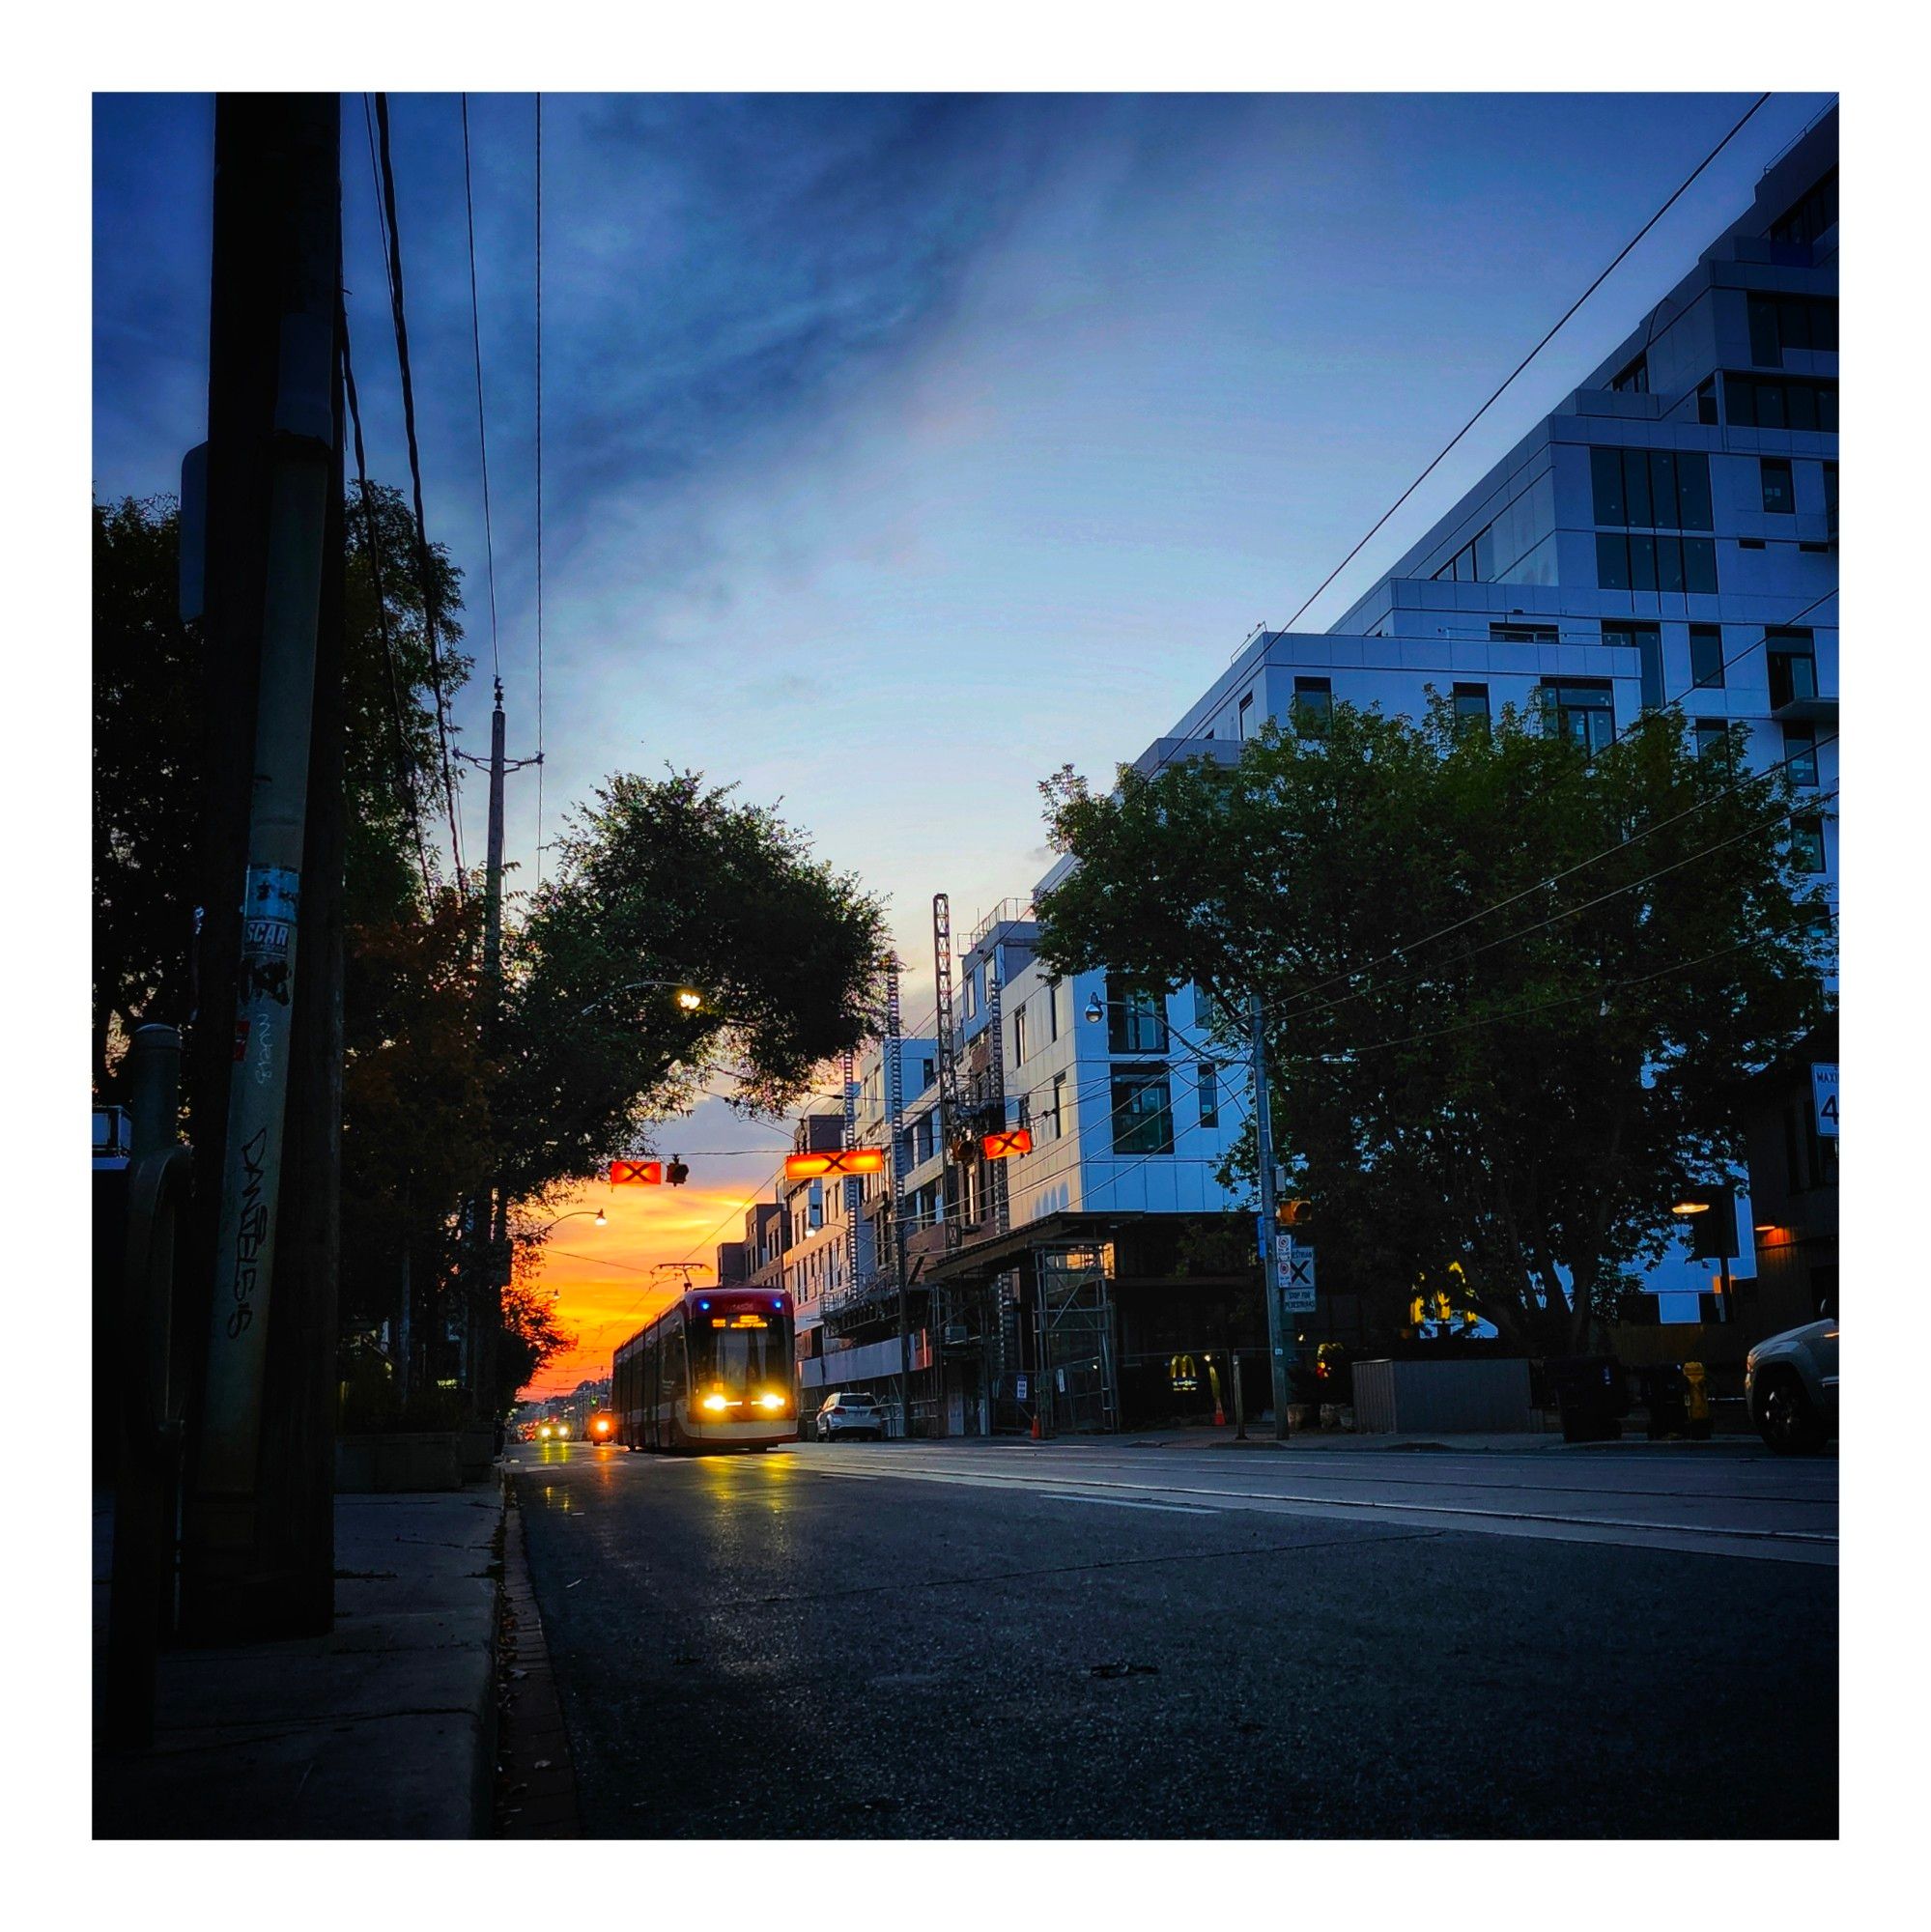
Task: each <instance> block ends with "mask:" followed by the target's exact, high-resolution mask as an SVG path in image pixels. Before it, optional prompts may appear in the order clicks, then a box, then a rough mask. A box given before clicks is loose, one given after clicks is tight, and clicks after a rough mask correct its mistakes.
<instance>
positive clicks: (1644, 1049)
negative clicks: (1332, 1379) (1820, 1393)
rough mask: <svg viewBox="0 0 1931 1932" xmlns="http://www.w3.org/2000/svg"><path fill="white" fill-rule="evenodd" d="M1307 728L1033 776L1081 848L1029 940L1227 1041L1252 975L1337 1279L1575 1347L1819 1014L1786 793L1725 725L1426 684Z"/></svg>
mask: <svg viewBox="0 0 1931 1932" xmlns="http://www.w3.org/2000/svg"><path fill="white" fill-rule="evenodd" d="M1299 722H1300V724H1301V725H1302V726H1303V727H1304V728H1303V730H1302V731H1301V732H1300V733H1299V734H1296V733H1293V732H1283V731H1281V730H1279V729H1278V728H1276V727H1274V726H1272V725H1270V726H1268V727H1267V728H1266V729H1265V730H1264V732H1263V733H1262V734H1261V735H1260V736H1259V737H1258V738H1256V739H1253V740H1250V741H1249V742H1248V743H1247V744H1245V745H1244V746H1243V747H1241V749H1240V753H1239V755H1238V758H1237V761H1235V762H1234V763H1220V762H1217V761H1214V760H1211V759H1206V758H1201V759H1193V760H1189V761H1184V762H1182V763H1179V764H1177V765H1173V766H1169V767H1167V768H1166V769H1164V770H1162V771H1160V772H1158V773H1156V774H1154V775H1153V776H1151V777H1148V776H1143V775H1141V774H1138V773H1136V772H1133V771H1131V770H1130V769H1122V771H1121V773H1120V776H1119V783H1118V787H1117V789H1116V790H1115V791H1114V792H1113V794H1112V795H1111V796H1109V797H1099V796H1095V795H1094V794H1093V791H1092V790H1091V789H1090V788H1089V786H1088V785H1087V784H1086V783H1085V782H1084V781H1082V780H1080V779H1079V778H1077V777H1076V776H1075V775H1074V774H1073V772H1072V771H1071V769H1070V768H1067V769H1065V770H1064V771H1062V772H1061V773H1059V774H1058V775H1057V776H1056V777H1054V778H1053V779H1050V780H1048V781H1046V783H1045V784H1044V785H1043V786H1042V788H1041V789H1042V791H1043V793H1044V796H1045V800H1046V804H1047V810H1048V819H1049V823H1050V826H1051V831H1052V836H1053V838H1054V840H1055V843H1056V844H1057V846H1058V847H1059V849H1061V850H1062V851H1065V852H1067V853H1069V854H1071V855H1072V856H1073V857H1074V858H1075V859H1076V860H1077V861H1078V864H1077V866H1076V867H1074V869H1073V871H1072V872H1071V873H1070V875H1069V876H1068V877H1067V878H1066V880H1065V882H1064V883H1063V884H1062V885H1061V886H1060V887H1059V888H1058V889H1057V890H1055V891H1054V892H1053V893H1052V894H1051V895H1048V896H1047V897H1046V899H1045V901H1044V903H1043V904H1042V906H1041V908H1040V914H1041V922H1042V928H1041V952H1042V954H1043V956H1044V958H1045V959H1046V961H1047V962H1048V963H1049V964H1050V965H1051V966H1053V967H1054V968H1055V969H1057V970H1059V971H1062V972H1070V971H1076V970H1090V969H1092V968H1095V967H1103V968H1105V969H1106V970H1107V971H1108V972H1109V973H1112V974H1116V975H1120V976H1123V977H1124V978H1126V979H1129V980H1140V981H1143V982H1147V983H1151V984H1162V983H1164V984H1165V985H1167V986H1170V987H1173V986H1178V985H1181V984H1184V983H1186V982H1188V981H1193V982H1195V983H1197V984H1199V985H1201V986H1203V987H1205V988H1206V989H1207V991H1208V992H1209V994H1210V995H1211V996H1212V998H1213V1001H1214V1003H1215V1004H1216V1006H1217V1008H1218V1010H1219V1011H1220V1012H1221V1013H1222V1014H1223V1016H1224V1018H1223V1024H1222V1027H1221V1029H1220V1033H1221V1038H1222V1041H1223V1044H1224V1046H1225V1049H1226V1051H1227V1052H1228V1054H1229V1056H1230V1058H1240V1057H1244V1045H1243V1044H1242V1043H1241V1041H1242V1034H1243V1031H1244V1022H1245V1014H1246V1009H1247V1002H1248V998H1249V995H1250V993H1258V994H1259V995H1260V998H1261V1001H1262V1005H1263V1010H1264V1014H1265V1024H1266V1034H1267V1040H1268V1051H1269V1055H1270V1058H1271V1061H1272V1075H1273V1079H1272V1084H1273V1086H1274V1088H1275V1090H1276V1094H1277V1099H1276V1106H1275V1115H1274V1118H1275V1122H1276V1138H1277V1141H1278V1143H1279V1150H1280V1158H1281V1159H1283V1160H1284V1161H1285V1162H1287V1163H1289V1164H1290V1165H1291V1166H1292V1168H1293V1169H1294V1170H1295V1172H1296V1174H1297V1177H1298V1178H1297V1179H1296V1181H1295V1191H1296V1192H1297V1193H1299V1194H1301V1195H1303V1196H1305V1198H1306V1200H1307V1202H1308V1206H1309V1208H1310V1209H1311V1212H1312V1225H1313V1226H1314V1227H1315V1228H1316V1229H1317V1230H1319V1231H1320V1232H1319V1238H1320V1245H1321V1249H1322V1266H1323V1271H1324V1272H1326V1273H1327V1274H1328V1275H1329V1277H1330V1279H1336V1278H1337V1277H1339V1278H1341V1279H1346V1280H1347V1281H1348V1285H1349V1286H1351V1287H1354V1288H1356V1289H1357V1290H1361V1291H1364V1292H1367V1293H1370V1294H1371V1295H1374V1296H1377V1298H1378V1299H1379V1301H1380V1304H1381V1306H1382V1307H1383V1308H1384V1309H1388V1310H1392V1309H1394V1308H1396V1307H1398V1306H1400V1305H1404V1304H1406V1300H1407V1298H1408V1296H1409V1295H1410V1294H1411V1293H1412V1292H1413V1290H1414V1288H1415V1286H1416V1284H1417V1283H1418V1282H1419V1281H1422V1280H1427V1281H1428V1282H1429V1283H1430V1284H1431V1285H1434V1286H1442V1285H1445V1284H1447V1283H1448V1282H1449V1280H1450V1271H1451V1267H1452V1268H1453V1270H1454V1271H1455V1279H1456V1282H1457V1299H1458V1301H1460V1302H1462V1303H1464V1304H1467V1305H1471V1306H1473V1307H1474V1308H1475V1309H1476V1310H1477V1311H1478V1312H1479V1313H1481V1314H1482V1315H1484V1316H1486V1317H1487V1318H1488V1319H1489V1320H1491V1321H1494V1322H1495V1323H1496V1324H1497V1326H1498V1327H1500V1328H1501V1330H1502V1331H1503V1333H1504V1334H1505V1335H1506V1336H1508V1337H1509V1338H1510V1339H1511V1340H1512V1341H1514V1342H1516V1343H1517V1345H1518V1346H1521V1347H1525V1348H1533V1349H1536V1350H1545V1349H1547V1350H1555V1351H1561V1350H1571V1349H1576V1348H1578V1347H1581V1346H1583V1345H1584V1343H1585V1340H1586V1338H1587V1335H1588V1332H1589V1326H1590V1323H1591V1321H1592V1320H1593V1319H1594V1318H1596V1317H1597V1316H1599V1315H1602V1314H1604V1313H1605V1312H1606V1311H1607V1309H1608V1308H1609V1306H1610V1305H1611V1304H1612V1302H1613V1297H1614V1294H1615V1293H1616V1291H1617V1289H1618V1288H1619V1286H1620V1285H1621V1281H1622V1277H1623V1275H1624V1273H1625V1271H1626V1270H1628V1269H1630V1268H1633V1267H1634V1266H1636V1265H1637V1264H1641V1263H1643V1262H1645V1261H1651V1260H1655V1259H1657V1258H1660V1257H1661V1254H1662V1252H1663V1251H1664V1248H1665V1246H1666V1244H1667V1241H1668V1239H1669V1230H1670V1229H1671V1227H1672V1225H1673V1223H1672V1220H1671V1217H1670V1214H1669V1208H1670V1205H1671V1203H1672V1202H1673V1201H1675V1200H1677V1199H1680V1198H1681V1193H1680V1190H1681V1189H1682V1188H1684V1187H1685V1186H1686V1185H1688V1184H1690V1183H1692V1182H1694V1181H1696V1180H1698V1179H1710V1178H1711V1177H1712V1175H1713V1174H1714V1173H1715V1172H1716V1171H1717V1170H1718V1168H1720V1167H1721V1166H1723V1165H1724V1164H1726V1163H1729V1162H1732V1161H1734V1160H1736V1159H1737V1158H1738V1156H1739V1154H1740V1151H1741V1146H1742V1114H1743V1108H1744V1105H1745V1082H1746V1079H1747V1078H1748V1076H1749V1075H1750V1073H1751V1072H1752V1071H1754V1070H1756V1069H1759V1068H1761V1067H1762V1066H1763V1065H1766V1064H1767V1063H1768V1062H1770V1061H1771V1060H1772V1059H1773V1058H1774V1057H1775V1056H1776V1055H1777V1054H1778V1053H1779V1052H1782V1051H1784V1050H1786V1049H1787V1048H1788V1047H1789V1046H1790V1045H1792V1044H1793V1043H1794V1042H1795V1041H1796V1040H1797V1039H1798V1038H1799V1037H1801V1036H1802V1035H1803V1033H1805V1032H1806V1031H1807V1030H1808V1029H1809V1028H1810V1027H1811V1026H1813V1025H1814V1024H1815V1023H1816V1022H1817V1020H1818V1019H1819V1017H1820V1016H1821V1012H1822V1001H1823V995H1822V993H1821V990H1820V982H1819V974H1820V972H1821V971H1823V970H1826V965H1827V961H1828V958H1829V956H1830V951H1831V946H1830V937H1829V932H1828V926H1827V924H1826V923H1824V916H1823V914H1822V910H1821V908H1820V906H1819V905H1818V904H1817V903H1816V901H1815V897H1814V894H1813V892H1812V889H1811V888H1812V882H1811V881H1810V880H1808V879H1807V878H1806V876H1805V875H1804V873H1803V869H1802V841H1801V840H1800V839H1799V838H1796V837H1795V836H1794V834H1793V827H1792V813H1793V810H1801V807H1800V804H1799V801H1800V799H1801V798H1802V796H1803V795H1802V794H1800V793H1798V792H1797V791H1796V790H1795V789H1794V787H1793V786H1792V784H1791V783H1790V781H1789V780H1788V778H1787V776H1786V775H1784V774H1782V773H1780V772H1767V773H1758V774H1752V773H1750V772H1748V771H1747V770H1746V766H1745V762H1744V760H1745V753H1746V746H1745V734H1744V732H1743V730H1742V728H1741V727H1739V728H1737V729H1735V730H1733V732H1732V733H1731V738H1730V741H1729V743H1728V744H1727V746H1725V747H1723V748H1720V749H1718V750H1717V751H1715V752H1712V753H1705V754H1704V755H1702V756H1700V757H1699V756H1698V755H1697V754H1696V753H1695V751H1694V749H1693V747H1692V744H1691V742H1690V732H1689V728H1688V726H1687V725H1685V724H1684V722H1683V721H1682V720H1681V719H1680V718H1679V717H1677V716H1676V715H1675V714H1674V713H1668V712H1664V713H1658V714H1655V715H1652V716H1651V717H1649V718H1647V719H1645V720H1644V721H1643V722H1642V723H1641V724H1640V725H1639V726H1638V727H1637V728H1636V729H1635V730H1633V731H1632V732H1631V733H1629V734H1628V735H1627V736H1626V737H1624V738H1622V739H1620V740H1618V741H1617V742H1616V743H1615V744H1613V745H1611V746H1610V747H1609V748H1608V749H1607V750H1605V751H1604V752H1601V753H1597V754H1596V755H1595V757H1594V758H1593V759H1590V758H1587V757H1585V756H1584V754H1583V753H1582V752H1581V751H1580V750H1579V749H1578V748H1576V746H1575V745H1574V744H1572V743H1570V742H1568V741H1567V740H1565V739H1564V738H1562V737H1561V736H1559V735H1557V734H1556V733H1554V732H1552V731H1547V732H1546V731H1545V730H1544V729H1543V728H1542V721H1541V720H1540V719H1538V718H1531V717H1525V716H1521V715H1519V714H1516V713H1514V712H1512V711H1511V712H1505V713H1504V715H1503V717H1502V719H1501V721H1500V722H1499V724H1498V725H1496V726H1495V727H1494V728H1493V729H1492V730H1483V731H1468V730H1465V729H1463V730H1458V728H1457V725H1456V721H1455V720H1454V719H1453V717H1452V715H1451V714H1450V712H1449V710H1448V707H1447V706H1446V705H1445V704H1443V703H1441V702H1438V701H1437V702H1436V703H1435V704H1434V707H1433V708H1432V710H1431V712H1430V714H1429V715H1428V716H1427V717H1426V718H1425V719H1423V720H1421V721H1420V722H1414V721H1410V720H1407V719H1404V718H1389V717H1383V716H1381V715H1380V714H1379V713H1378V712H1364V711H1360V710H1357V709H1355V708H1353V707H1350V706H1348V705H1345V704H1341V705H1336V706H1335V707H1334V711H1333V714H1332V717H1331V719H1329V720H1327V721H1324V723H1325V728H1324V729H1323V730H1320V731H1319V732H1317V731H1315V730H1314V729H1312V728H1311V727H1312V726H1313V725H1314V722H1315V721H1313V720H1301V721H1299ZM1252 1161H1253V1153H1252V1144H1251V1137H1250V1141H1249V1145H1248V1148H1247V1150H1246V1153H1245V1158H1244V1170H1245V1172H1246V1173H1248V1174H1249V1175H1251V1174H1252V1171H1253V1166H1252ZM1397 1319H1399V1318H1397Z"/></svg>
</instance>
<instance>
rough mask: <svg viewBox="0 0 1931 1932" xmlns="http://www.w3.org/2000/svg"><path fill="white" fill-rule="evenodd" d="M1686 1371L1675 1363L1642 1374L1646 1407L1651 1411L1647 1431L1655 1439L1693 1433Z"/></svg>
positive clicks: (1664, 1439)
mask: <svg viewBox="0 0 1931 1932" xmlns="http://www.w3.org/2000/svg"><path fill="white" fill-rule="evenodd" d="M1685 1393H1686V1390H1685V1384H1684V1380H1683V1371H1682V1370H1681V1369H1679V1368H1675V1367H1673V1366H1665V1367H1662V1368H1655V1369H1650V1370H1648V1371H1646V1372H1645V1374H1644V1376H1643V1406H1645V1407H1646V1408H1647V1409H1648V1410H1649V1428H1648V1431H1647V1432H1646V1433H1647V1434H1648V1436H1649V1439H1650V1440H1651V1441H1652V1442H1662V1441H1666V1440H1667V1439H1668V1438H1670V1437H1671V1436H1677V1435H1689V1433H1690V1413H1689V1410H1688V1408H1687V1407H1686V1406H1685V1404H1684V1397H1685Z"/></svg>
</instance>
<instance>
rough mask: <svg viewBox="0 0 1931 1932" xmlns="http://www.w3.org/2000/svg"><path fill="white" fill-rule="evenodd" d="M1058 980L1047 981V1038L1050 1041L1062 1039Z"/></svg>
mask: <svg viewBox="0 0 1931 1932" xmlns="http://www.w3.org/2000/svg"><path fill="white" fill-rule="evenodd" d="M1061 983H1062V982H1061V981H1060V980H1047V981H1046V1037H1047V1038H1048V1039H1049V1040H1054V1039H1058V1038H1059V1037H1060V986H1061Z"/></svg>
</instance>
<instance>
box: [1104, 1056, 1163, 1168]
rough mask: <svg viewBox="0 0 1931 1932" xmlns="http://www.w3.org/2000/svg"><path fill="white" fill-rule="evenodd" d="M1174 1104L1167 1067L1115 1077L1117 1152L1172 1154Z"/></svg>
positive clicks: (1129, 1072)
mask: <svg viewBox="0 0 1931 1932" xmlns="http://www.w3.org/2000/svg"><path fill="white" fill-rule="evenodd" d="M1113 1151H1114V1152H1115V1153H1172V1152H1173V1151H1174V1102H1173V1094H1172V1092H1171V1090H1170V1088H1169V1086H1168V1084H1167V1071H1166V1068H1165V1067H1160V1068H1158V1069H1157V1070H1149V1071H1145V1072H1142V1071H1138V1070H1134V1069H1122V1070H1120V1071H1118V1072H1116V1073H1115V1074H1114V1076H1113Z"/></svg>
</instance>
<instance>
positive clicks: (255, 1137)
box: [182, 94, 345, 1640]
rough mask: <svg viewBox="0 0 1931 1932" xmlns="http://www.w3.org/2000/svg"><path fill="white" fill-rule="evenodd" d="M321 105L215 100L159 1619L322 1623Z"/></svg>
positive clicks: (336, 892)
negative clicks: (175, 1270) (172, 1502)
mask: <svg viewBox="0 0 1931 1932" xmlns="http://www.w3.org/2000/svg"><path fill="white" fill-rule="evenodd" d="M340 119H341V116H340V105H339V100H338V98H337V97H336V96H335V95H332V94H314V95H278V96H277V95H224V96H222V97H221V98H220V99H219V100H218V102H217V104H216V110H215V156H214V159H215V170H214V248H213V298H212V302H211V327H210V352H209V441H208V515H207V531H208V539H207V558H206V566H207V568H206V583H207V602H206V611H205V617H204V623H205V630H206V636H207V639H208V660H209V667H210V685H209V692H208V704H207V716H208V719H209V725H210V729H211V733H212V737H211V744H210V753H211V755H210V759H209V771H210V786H209V800H208V812H207V817H206V821H205V830H204V842H203V850H202V853H201V881H202V886H201V895H202V899H203V903H204V904H205V906H206V907H207V918H206V921H205V923H204V933H203V950H202V956H201V961H200V965H201V974H200V986H201V1001H200V1009H199V1023H198V1024H197V1026H196V1028H195V1036H194V1040H193V1054H192V1064H191V1083H190V1087H191V1097H190V1106H191V1122H192V1131H193V1139H194V1144H195V1147H196V1150H197V1155H198V1158H197V1163H196V1172H197V1182H196V1191H197V1201H196V1209H195V1217H194V1241H193V1270H194V1276H195V1279H196V1280H197V1281H198V1282H199V1283H200V1284H201V1308H200V1315H201V1320H202V1321H203V1323H204V1332H205V1334H206V1336H207V1345H206V1353H205V1358H204V1363H203V1373H202V1377H201V1386H200V1391H199V1398H198V1400H197V1401H196V1402H195V1404H194V1405H193V1407H192V1410H191V1424H190V1433H191V1450H190V1454H191V1464H190V1466H191V1479H190V1488H189V1495H188V1497H187V1500H186V1507H185V1538H184V1552H183V1577H182V1583H183V1596H182V1614H183V1625H184V1629H185V1631H186V1632H187V1633H188V1634H191V1635H195V1636H198V1637H201V1638H205V1639H227V1640H234V1639H238V1638H244V1639H245V1638H269V1637H278V1636H288V1635H296V1634H311V1633H314V1632H318V1631H325V1630H327V1628H328V1627H329V1624H330V1622H331V1620H332V1615H333V1581H332V1578H333V1572H334V1550H333V1540H334V1539H333V1494H334V1480H333V1478H334V1471H333V1455H334V1429H333V1407H334V1405H333V1394H334V1380H335V1321H336V1300H335V1297H336V1270H337V1264H338V1259H339V1255H338V1202H339V1174H340V1134H341V1115H342V1108H341V1095H342V1087H341V1067H342V1017H341V1014H342V1006H341V1001H342V981H341V954H342V862H343V845H344V810H343V798H342V786H343V761H342V740H343V732H344V725H345V710H344V702H345V700H344V693H343V652H342V637H341V628H342V617H341V613H342V582H341V571H342V456H341V451H342V436H341V399H340V381H339V374H340V367H341V339H340V332H339V327H338V321H337V317H338V306H339V290H340V287H341V226H340Z"/></svg>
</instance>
